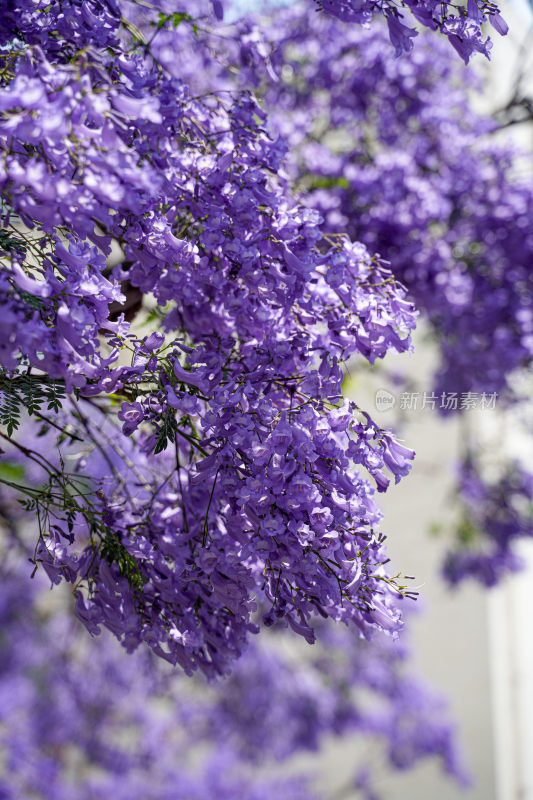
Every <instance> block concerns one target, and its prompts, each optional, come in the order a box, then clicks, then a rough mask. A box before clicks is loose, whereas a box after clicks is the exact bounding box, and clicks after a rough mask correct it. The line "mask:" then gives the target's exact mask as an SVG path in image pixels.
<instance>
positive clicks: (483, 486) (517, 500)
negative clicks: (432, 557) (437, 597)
mask: <svg viewBox="0 0 533 800" xmlns="http://www.w3.org/2000/svg"><path fill="white" fill-rule="evenodd" d="M458 493H459V496H460V498H461V505H462V515H461V520H460V523H459V525H458V527H457V545H456V548H455V550H454V551H453V552H451V553H449V555H448V557H447V560H446V562H445V564H444V568H443V571H444V575H445V577H446V579H447V580H448V581H450V583H452V584H457V583H459V582H461V581H462V580H464V579H465V578H467V577H472V578H475V579H476V580H478V581H479V582H480V583H482V584H484V585H485V586H494V585H495V584H497V583H498V581H499V580H500V579H501V578H502V577H503V576H504V575H506V574H508V573H509V572H512V571H514V570H517V569H520V567H521V559H520V558H519V557H518V556H517V555H516V554H515V553H514V551H513V549H512V547H513V544H514V543H515V541H516V539H519V538H523V537H531V536H533V506H532V503H531V498H532V497H533V475H532V474H531V473H530V472H527V471H526V470H524V468H523V467H522V466H521V465H520V464H518V463H512V464H509V465H506V466H505V470H504V473H503V475H501V476H500V477H499V478H498V479H496V480H487V479H486V478H484V477H482V475H481V474H480V469H479V465H478V464H477V463H476V459H475V458H474V457H472V456H471V457H469V458H467V459H466V460H465V461H464V462H463V463H462V464H461V469H460V477H459V486H458Z"/></svg>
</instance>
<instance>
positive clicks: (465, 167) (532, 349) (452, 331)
mask: <svg viewBox="0 0 533 800" xmlns="http://www.w3.org/2000/svg"><path fill="white" fill-rule="evenodd" d="M241 24H242V31H241V34H246V33H247V34H248V36H247V38H246V39H245V41H246V42H247V47H248V53H247V54H246V56H245V59H246V65H247V68H248V74H249V73H250V72H253V74H254V76H255V82H256V84H259V86H260V88H259V91H260V92H261V93H262V94H263V95H264V102H265V105H266V108H267V110H268V111H269V114H270V122H271V124H272V125H273V126H274V129H275V131H276V132H277V133H279V134H281V135H282V136H283V137H284V138H285V140H286V141H287V143H288V145H289V159H290V162H289V163H290V170H291V176H292V178H293V180H294V181H295V182H296V183H297V185H298V187H299V188H300V190H301V192H302V198H303V199H304V200H305V203H306V204H308V205H310V206H312V207H313V208H316V209H318V210H319V211H320V213H321V215H322V216H323V217H324V221H325V226H326V228H327V229H329V230H330V231H332V232H340V231H348V232H349V233H350V235H351V236H352V237H354V238H355V239H358V240H360V241H362V242H363V243H364V244H365V245H366V246H367V247H368V248H369V249H370V250H371V251H372V252H377V253H380V254H381V256H382V257H384V258H385V259H387V260H389V261H390V262H391V264H392V268H393V272H394V275H395V277H396V278H397V279H399V280H400V281H402V282H403V283H404V285H405V286H406V287H407V289H408V291H409V295H410V296H411V298H412V299H413V300H414V302H415V304H416V306H417V308H419V309H420V311H421V312H423V313H424V314H425V316H426V317H427V318H428V319H429V321H430V323H431V325H432V327H433V330H434V332H435V335H436V339H437V342H438V345H439V349H440V353H441V366H440V369H439V372H438V375H437V376H436V379H435V387H434V391H435V392H436V393H437V394H438V395H440V394H441V393H442V392H443V391H445V392H449V391H454V392H458V393H460V392H467V391H474V392H489V393H492V392H497V393H500V394H502V393H507V392H508V391H509V377H510V376H511V375H512V373H513V371H514V370H516V369H517V368H520V367H524V366H526V365H528V364H530V363H531V357H532V354H533V316H532V312H531V306H532V298H533V276H532V273H531V269H530V264H531V260H532V257H533V251H532V248H533V228H532V226H531V213H530V209H531V205H532V203H533V195H532V191H531V186H530V182H529V181H527V180H524V179H523V178H520V177H519V176H518V175H517V172H516V170H515V169H514V165H515V163H516V160H517V157H518V156H520V153H518V152H517V151H516V148H515V147H514V146H512V145H505V144H502V143H501V142H499V141H497V140H495V139H493V138H491V133H492V132H493V131H494V130H495V127H496V126H495V123H494V121H493V120H492V119H491V118H490V117H487V116H483V115H480V114H478V113H477V112H475V111H474V110H473V109H472V105H471V101H470V98H469V95H468V93H467V91H466V88H469V89H472V90H473V89H475V85H476V81H475V76H474V74H473V73H471V72H469V71H467V70H465V69H464V68H463V67H462V65H461V64H459V63H457V62H454V61H453V59H451V58H450V56H449V53H448V51H447V49H446V47H445V45H444V44H443V43H442V42H440V41H438V40H435V37H433V36H431V35H429V34H426V35H424V36H422V37H421V42H420V46H419V47H418V48H417V49H416V50H415V52H413V54H412V56H411V57H410V58H408V59H400V60H395V59H393V58H391V57H390V55H389V54H388V53H387V50H386V47H385V33H384V31H382V30H380V29H379V28H378V27H377V26H376V27H374V28H373V29H372V30H371V31H364V30H360V29H358V28H353V29H351V30H350V29H348V30H346V29H345V28H344V27H342V26H340V25H339V24H338V23H336V22H335V21H333V20H331V21H328V19H327V18H324V17H322V18H321V17H320V16H319V15H313V14H311V13H309V12H308V10H307V8H306V7H305V6H297V7H295V8H291V9H288V10H285V11H283V12H278V13H277V14H276V16H275V18H273V21H272V25H271V28H270V30H266V32H265V31H262V32H261V33H259V31H258V30H257V29H255V31H254V29H253V27H250V25H251V23H241ZM252 31H253V32H254V33H255V39H259V41H260V44H258V43H255V42H254V36H253V34H252ZM242 38H244V36H242ZM269 40H270V41H271V45H270V49H269V53H270V56H269V59H270V61H269V63H270V67H269V69H266V67H265V64H264V59H261V58H260V57H259V56H258V53H257V51H258V48H260V47H262V48H266V47H267V42H268V41H269ZM250 51H253V52H250ZM230 57H231V58H232V59H233V60H234V62H237V63H238V59H239V58H242V57H243V53H242V47H241V52H240V53H235V52H233V53H231V56H230ZM272 72H274V73H275V74H276V75H277V76H278V80H277V81H273V80H272V77H271V73H272Z"/></svg>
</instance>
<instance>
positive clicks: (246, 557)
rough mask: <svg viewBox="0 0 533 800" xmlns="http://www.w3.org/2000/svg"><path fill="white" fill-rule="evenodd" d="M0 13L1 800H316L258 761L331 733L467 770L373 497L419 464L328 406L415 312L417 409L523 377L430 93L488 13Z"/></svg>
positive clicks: (416, 4)
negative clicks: (424, 361)
mask: <svg viewBox="0 0 533 800" xmlns="http://www.w3.org/2000/svg"><path fill="white" fill-rule="evenodd" d="M0 8H1V11H2V13H1V15H0V41H1V50H0V65H1V66H0V82H1V84H0V87H1V91H0V113H1V120H0V148H1V152H2V158H1V161H0V188H1V192H2V204H1V206H0V217H1V228H0V250H1V253H0V257H1V269H0V295H1V303H2V315H1V317H0V402H1V405H0V421H1V422H2V428H1V429H0V437H1V439H2V451H3V452H2V458H3V463H2V464H1V465H0V484H1V488H2V491H1V494H0V513H1V516H2V525H3V529H4V533H5V536H4V539H5V541H4V544H3V545H2V552H3V556H4V558H3V564H4V565H3V567H2V569H3V580H2V588H1V589H0V597H1V599H2V603H1V614H2V617H3V619H4V620H5V623H4V625H3V629H4V631H5V636H4V634H3V638H2V640H1V641H0V669H1V671H2V676H3V686H4V687H5V689H4V690H3V691H5V697H6V702H5V703H3V704H2V711H1V712H0V714H1V716H0V720H1V724H2V728H1V730H0V748H1V749H2V753H3V757H4V759H5V763H6V764H7V765H8V769H7V770H6V772H5V775H4V776H3V778H2V781H3V783H0V792H3V795H2V796H5V797H6V798H15V797H17V798H18V797H20V796H35V797H38V798H47V799H48V798H49V799H50V800H51V798H54V800H58V799H61V798H63V797H64V798H73V797H74V798H76V800H77V798H80V800H85V798H87V800H89V798H91V799H92V798H96V797H102V796H103V795H104V794H107V793H109V792H112V793H113V794H114V796H116V797H117V798H121V797H124V798H126V797H127V798H128V799H129V800H132V798H137V797H138V798H139V800H141V798H143V800H151V798H153V800H166V798H169V800H182V799H183V800H185V799H187V800H191V798H196V797H198V798H200V797H202V798H205V797H222V798H224V797H228V798H230V797H231V798H235V797H239V798H244V799H245V800H247V799H248V798H250V800H260V798H263V797H267V796H268V797H270V796H271V795H272V793H273V792H275V793H277V794H278V796H279V797H280V798H283V797H286V798H287V800H289V798H291V800H299V798H311V797H313V796H314V795H313V793H312V792H311V789H309V787H308V786H307V785H306V783H305V781H304V780H303V779H302V780H300V779H298V780H293V779H291V780H283V779H281V778H280V779H279V780H278V779H277V778H276V779H274V780H270V779H268V780H267V779H262V778H261V777H260V776H258V774H256V770H255V768H254V767H255V765H257V763H258V762H259V761H260V760H264V759H271V760H277V761H281V760H283V759H286V758H287V757H289V756H290V755H292V754H293V753H295V752H298V751H302V750H307V749H313V748H317V747H318V746H319V744H320V742H321V741H322V739H323V737H324V736H325V735H326V734H335V735H341V734H342V733H345V732H347V731H351V732H356V733H359V734H360V735H362V736H368V737H370V736H376V737H378V738H380V739H381V740H382V742H383V743H384V746H385V748H386V752H387V755H388V761H389V763H390V765H391V766H392V767H396V768H399V769H405V768H408V767H410V766H411V765H412V764H413V763H414V762H415V761H417V760H418V759H419V758H421V757H425V756H430V755H437V756H439V757H440V759H441V761H442V764H443V766H444V768H445V769H446V770H447V771H448V772H450V773H452V774H453V775H455V776H456V777H457V778H458V779H459V780H464V771H463V769H462V767H461V765H460V763H459V760H458V758H457V756H456V754H455V750H454V744H453V740H452V735H451V729H450V726H449V724H448V723H447V722H446V721H445V720H440V721H439V722H436V721H435V719H434V718H433V716H432V712H433V711H434V709H435V707H436V706H437V701H436V700H435V699H434V698H433V697H432V696H431V695H430V694H429V693H428V692H427V691H426V690H425V689H423V688H422V687H421V686H420V685H419V684H418V683H417V682H416V681H415V680H413V679H412V678H410V677H409V675H408V673H407V671H406V670H405V668H404V666H403V662H404V661H405V656H406V650H405V647H404V648H403V649H402V648H401V647H400V646H399V645H398V644H397V642H396V641H395V639H396V637H397V636H398V633H399V631H400V630H401V628H402V625H403V622H402V617H403V612H404V610H407V612H408V607H409V605H410V604H411V601H412V597H413V592H412V591H411V590H410V588H409V585H410V584H409V579H407V578H404V577H402V576H401V575H400V574H398V573H397V572H396V571H395V570H394V569H392V568H391V567H390V566H389V563H388V559H387V555H386V549H385V537H384V535H383V533H382V532H381V527H380V525H381V513H380V511H379V508H378V505H377V503H376V499H375V494H376V491H378V492H383V491H385V490H386V489H387V487H388V485H389V482H390V480H391V479H393V480H394V481H396V482H398V481H399V480H400V479H401V478H403V477H405V476H406V475H407V474H408V472H409V469H410V464H411V462H412V459H413V457H414V453H413V451H412V450H411V449H409V448H408V447H407V446H406V445H404V444H401V443H400V442H399V441H398V440H397V438H396V437H395V436H394V434H393V433H392V432H391V431H389V430H384V429H382V428H381V427H380V426H379V425H377V424H376V423H375V422H374V421H373V419H372V418H371V416H370V414H369V413H368V411H367V410H365V409H363V408H361V407H359V406H358V405H357V404H356V402H355V401H348V400H345V399H343V396H342V382H343V378H344V374H345V365H346V364H347V363H348V361H349V360H352V359H357V358H358V359H365V360H366V361H367V362H369V363H370V364H374V363H375V362H376V360H379V359H383V358H384V357H385V356H386V354H387V352H389V351H391V350H392V351H396V352H403V351H406V350H409V349H410V348H411V333H412V331H413V329H414V327H415V322H416V318H417V315H418V314H419V313H420V312H421V313H423V314H425V315H426V316H427V318H428V320H429V321H430V323H431V325H432V326H433V328H434V330H435V333H436V336H437V337H438V340H439V342H440V346H441V351H442V368H441V370H440V372H439V375H438V376H437V378H436V390H439V389H440V388H441V387H442V386H448V385H451V383H450V382H452V383H453V382H456V384H457V385H458V386H459V391H463V387H467V388H468V389H471V388H473V387H474V388H475V389H476V390H477V389H480V390H481V391H486V392H490V391H501V392H504V391H506V390H507V389H509V397H510V396H511V392H510V384H509V381H508V376H509V374H510V373H511V371H512V370H514V369H516V368H518V367H520V366H523V365H524V364H527V363H528V359H529V357H530V355H531V349H532V348H531V336H532V334H531V310H530V300H531V277H530V274H529V272H528V270H529V267H528V262H527V258H528V257H529V251H530V249H531V247H532V244H531V242H532V239H531V237H528V235H527V233H526V232H525V229H526V228H527V226H528V225H530V224H531V223H530V218H529V215H528V211H529V209H530V206H529V205H528V203H529V199H530V190H529V188H528V187H527V186H525V185H521V184H520V185H519V184H518V183H517V182H516V181H515V180H514V179H513V178H512V177H511V171H510V167H511V166H512V160H513V154H512V153H511V152H510V151H509V150H508V149H507V150H505V149H504V150H503V151H501V150H498V148H497V147H496V146H495V145H492V144H486V145H483V144H481V145H480V144H479V142H478V140H479V139H480V137H481V136H485V134H486V135H487V136H488V135H489V134H490V131H491V129H492V127H491V126H492V123H491V122H490V120H488V119H484V118H482V117H480V116H476V115H475V114H473V112H471V111H470V110H469V107H468V100H467V95H466V91H467V87H466V86H465V85H464V84H465V82H464V81H463V84H462V85H461V81H460V79H458V77H457V76H458V75H459V65H460V64H461V62H460V60H459V58H458V56H457V52H455V51H458V52H459V54H460V55H461V56H462V58H463V59H464V60H465V61H468V60H469V57H470V55H471V54H472V53H474V52H476V51H477V52H480V53H484V54H485V55H488V54H489V50H490V40H488V39H485V38H484V36H483V33H482V29H481V26H482V23H484V22H486V21H487V20H488V21H489V22H490V23H491V24H492V26H493V27H494V28H495V29H496V30H497V31H498V32H499V33H505V32H506V26H505V23H504V21H503V19H502V17H501V16H500V14H499V11H498V9H497V7H496V6H495V5H493V4H492V3H485V2H482V3H479V4H478V3H477V2H474V1H472V2H470V0H469V2H468V5H467V6H466V7H465V8H463V7H462V6H455V5H453V4H451V3H442V2H439V3H437V2H434V1H433V0H429V1H427V2H426V1H424V2H422V0H406V2H405V3H403V4H400V5H398V4H392V3H388V2H385V3H382V2H380V3H379V4H378V3H374V2H373V0H365V2H362V3H361V2H355V0H343V1H342V2H333V0H328V2H325V0H324V2H322V3H318V4H315V3H311V2H308V3H307V4H306V5H304V6H301V7H299V8H297V9H290V10H288V11H283V12H282V11H276V12H272V14H273V16H272V18H271V19H270V21H259V22H258V21H256V20H255V21H254V20H252V19H247V20H242V21H239V22H237V23H235V24H232V25H228V24H226V23H224V20H223V11H224V9H223V8H222V6H221V4H220V3H219V2H213V4H212V5H209V6H207V5H206V6H205V7H202V6H201V4H192V3H189V4H187V3H179V2H173V0H169V2H164V1H163V0H161V1H159V0H156V2H145V0H131V1H130V0H125V1H124V2H116V1H115V0H88V2H83V3H82V2H80V1H79V0H65V2H63V1H58V2H52V3H47V2H41V1H40V0H38V1H37V2H32V1H31V0H24V1H23V2H19V3H16V4H15V3H12V2H2V3H0ZM317 12H318V13H317ZM380 16H385V18H386V22H387V28H388V35H389V38H390V39H391V41H392V45H393V46H392V47H391V44H390V42H389V41H388V40H387V35H386V34H384V33H383V28H382V21H380V19H379V17H380ZM374 17H376V19H374ZM410 20H411V21H410ZM415 21H416V22H418V23H421V24H422V25H424V26H426V27H428V28H430V29H432V31H433V32H428V33H427V34H424V35H423V36H422V35H419V36H418V37H417V33H416V30H415V29H414V28H413V27H411V26H412V25H413V24H414V22H415ZM370 22H371V23H372V26H371V27H370V29H369V30H366V29H363V28H361V25H360V23H370ZM383 27H384V26H383ZM441 34H444V35H445V36H446V37H448V39H449V41H450V42H451V44H452V45H453V48H455V51H454V49H452V48H450V47H449V45H448V44H447V43H446V42H445V41H444V39H443V38H442V36H441ZM417 39H418V41H417ZM441 40H442V44H443V46H441ZM413 45H414V46H413ZM411 51H412V52H411ZM396 56H400V57H399V58H396ZM463 75H464V72H462V73H461V76H463ZM472 80H473V79H472ZM466 83H468V81H467V82H466ZM443 98H445V100H443ZM312 120H315V122H316V125H315V126H313V124H312V123H311V121H312ZM332 129H334V130H335V132H336V133H337V137H336V139H335V137H334V139H330V138H328V132H330V133H331V130H332ZM465 152H468V158H465V157H464V154H465ZM460 154H462V156H461V159H462V160H459V155H460ZM465 164H466V165H467V166H466V168H465ZM492 188H494V191H491V189H492ZM488 233H490V236H489V235H488ZM376 253H380V254H381V256H382V257H383V258H385V259H387V262H386V263H384V262H383V260H381V258H380V256H378V255H376ZM528 298H529V299H528ZM474 303H475V304H476V311H475V313H474V314H472V315H469V316H468V317H467V316H466V315H465V314H464V310H465V308H466V306H467V305H468V306H469V307H472V304H474ZM528 314H529V315H528ZM489 319H490V324H489V323H488V322H487V320H489ZM494 319H497V320H498V322H497V324H496V325H495V324H494ZM503 353H504V354H506V357H507V360H506V361H505V362H504V361H503V360H502V356H501V354H503ZM454 385H455V384H454ZM470 463H471V464H472V466H471V469H470V473H468V475H469V476H470V478H471V479H470V483H469V484H468V485H469V486H470V487H471V486H472V485H473V484H472V480H473V478H472V475H473V470H474V469H475V466H474V465H473V462H469V464H470ZM524 481H525V483H524V486H526V484H527V480H526V479H525V478H524ZM482 485H483V486H484V484H482ZM513 485H514V484H513ZM529 487H530V484H527V486H526V488H525V489H524V491H526V492H527V491H530V488H529ZM495 491H496V489H495ZM466 495H467V496H471V495H472V492H470V495H469V494H468V490H466ZM475 499H476V502H477V505H475V508H474V511H472V514H474V513H477V514H478V515H479V519H480V521H479V527H481V528H484V529H485V530H486V533H488V535H489V537H492V539H493V540H494V541H495V542H496V544H497V545H498V547H499V550H498V547H497V548H496V549H497V552H496V555H494V554H493V553H491V554H490V556H489V558H490V559H491V564H492V563H497V564H503V563H504V560H505V558H507V561H506V562H505V563H506V564H507V563H508V562H509V560H510V559H511V555H510V554H509V548H508V543H509V542H510V541H511V540H512V539H513V538H514V537H515V536H516V535H520V534H522V533H524V532H527V530H525V529H524V526H522V527H521V528H520V530H517V529H516V525H515V527H514V528H513V527H512V524H511V528H509V526H508V527H507V528H506V531H507V533H505V535H504V534H502V533H500V529H501V526H500V528H498V529H497V530H496V532H495V533H494V532H493V530H492V529H491V528H490V525H485V521H484V518H483V514H484V513H485V514H486V510H487V502H486V501H488V497H487V498H485V497H481V495H480V493H479V492H478V493H477V495H476V497H475ZM491 502H492V500H491ZM480 503H481V505H480ZM513 513H514V511H513V504H512V502H510V503H509V515H508V516H509V518H511V519H513V520H514V517H513ZM515 516H516V515H515ZM393 525H394V521H391V520H389V522H388V529H389V531H391V532H392V533H393V532H394V531H393ZM525 528H526V529H527V524H526V525H525ZM509 530H510V533H509ZM502 543H503V545H502ZM500 545H502V547H500ZM463 555H464V554H461V558H463ZM468 557H470V558H471V557H472V556H471V554H469V556H468ZM475 558H477V559H478V560H479V558H480V557H479V556H474V559H475ZM481 558H484V556H482V557H481ZM498 559H500V560H498ZM476 563H477V562H476ZM476 568H477V567H476V566H475V565H474V566H469V565H467V566H466V567H465V566H464V564H460V565H459V566H458V565H457V562H454V564H453V565H452V566H449V570H448V571H449V573H450V575H452V576H457V575H460V574H461V575H462V574H463V573H466V572H475V571H476ZM500 571H501V570H500ZM36 572H37V573H38V574H37V576H36V578H35V581H34V582H33V583H31V581H30V575H31V576H33V575H35V573H36ZM478 572H479V569H478ZM42 573H46V575H47V578H48V579H49V580H48V583H50V581H51V582H52V584H54V585H58V586H57V588H56V589H55V591H54V592H53V593H52V595H51V598H52V599H48V600H46V599H44V598H45V595H44V594H43V592H42V591H41V590H40V589H39V586H40V584H39V581H40V580H41V579H42V577H43V575H42ZM454 579H455V577H454ZM59 584H63V585H62V586H59ZM67 585H68V586H69V587H70V592H68V591H67V592H65V591H64V590H65V588H66V586H67ZM54 598H56V599H55V600H54ZM69 602H70V603H71V605H72V607H73V608H74V611H75V615H76V617H77V619H78V621H80V622H81V623H82V624H83V626H85V628H86V629H87V631H88V632H89V633H90V634H92V635H93V638H92V639H90V638H89V637H88V636H87V634H86V633H85V635H80V634H79V632H77V633H76V631H75V628H74V627H73V626H74V625H75V620H74V616H73V615H72V613H67V611H66V610H65V607H66V606H67V605H68V603H69ZM54 603H55V605H54ZM406 606H407V608H406ZM335 623H337V625H335ZM265 628H270V629H272V631H266V630H265ZM102 629H107V631H108V632H110V633H111V634H113V635H114V637H116V639H118V640H119V641H120V643H121V644H122V645H123V646H124V648H125V650H127V651H128V653H124V652H121V651H120V649H119V648H116V647H114V646H112V645H111V643H110V641H109V638H108V637H109V633H106V632H105V631H103V630H102ZM98 634H101V636H98ZM257 634H260V635H259V636H257ZM294 634H299V635H300V636H301V637H303V639H305V640H306V641H307V642H309V643H313V642H314V641H315V639H318V642H319V646H318V647H316V648H314V649H313V650H311V652H310V653H309V650H308V648H306V647H305V646H304V647H303V648H298V649H297V651H296V652H297V656H294V657H291V656H289V655H288V654H287V652H288V651H286V650H285V649H284V648H283V646H281V647H280V645H279V642H283V641H284V640H286V639H288V640H289V641H291V637H292V639H294V638H296V637H294ZM134 651H135V652H134ZM164 662H170V665H172V667H175V668H176V669H172V668H171V667H170V666H169V665H168V664H165V663H164ZM87 665H90V670H91V671H92V681H91V686H88V685H87V682H86V681H85V680H84V674H85V672H86V670H87V669H88V668H89V667H88V666H87ZM198 672H199V673H203V675H201V677H200V678H199V679H198V678H195V680H200V681H204V682H205V677H207V678H209V679H213V680H214V679H216V678H218V679H219V680H218V682H215V685H214V686H213V687H211V688H209V690H207V689H206V688H205V684H204V685H203V686H202V689H201V691H199V692H197V693H196V694H195V691H194V686H195V685H197V684H195V683H194V682H193V681H191V678H190V676H192V675H193V673H198ZM183 673H185V674H186V676H188V677H184V676H183ZM221 676H224V678H223V679H221ZM228 676H229V677H228ZM200 685H201V684H200ZM95 687H97V688H96V689H95ZM362 691H364V692H366V693H368V692H370V693H372V694H373V695H374V696H375V698H377V700H378V701H379V708H378V707H376V708H373V709H369V708H368V706H367V705H366V704H365V703H362V702H361V703H360V702H359V694H360V693H361V692H362ZM162 705H163V707H164V709H165V713H162V711H161V707H162ZM4 728H5V730H6V732H9V733H6V735H5V736H4V735H3V731H4ZM124 731H127V733H124ZM13 732H14V733H13ZM198 745H201V747H204V745H205V747H206V748H207V752H208V753H209V755H208V756H207V757H206V760H205V762H203V764H202V765H201V767H200V768H198V769H196V770H195V769H193V768H192V767H191V766H190V763H189V762H192V761H194V758H195V757H196V756H195V748H196V749H197V748H198ZM204 751H205V748H204V750H202V752H204ZM354 772H355V765H354ZM354 781H355V782H354V784H353V787H352V789H355V788H358V789H359V790H360V791H361V792H362V794H363V796H365V797H366V798H371V797H375V793H374V789H373V788H372V776H371V772H370V770H369V768H368V765H364V766H363V767H362V769H361V770H359V771H358V772H357V776H356V778H354Z"/></svg>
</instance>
